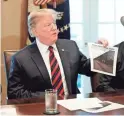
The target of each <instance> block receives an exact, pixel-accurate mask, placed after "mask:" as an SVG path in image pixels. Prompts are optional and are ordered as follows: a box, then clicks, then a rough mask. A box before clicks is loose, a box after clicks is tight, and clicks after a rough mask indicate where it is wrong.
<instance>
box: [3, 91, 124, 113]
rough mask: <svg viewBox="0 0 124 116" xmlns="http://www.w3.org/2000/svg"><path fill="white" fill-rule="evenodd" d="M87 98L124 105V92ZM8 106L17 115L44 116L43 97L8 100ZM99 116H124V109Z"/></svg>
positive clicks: (95, 94)
mask: <svg viewBox="0 0 124 116" xmlns="http://www.w3.org/2000/svg"><path fill="white" fill-rule="evenodd" d="M75 97H76V95H71V96H69V97H68V98H75ZM85 97H87V98H90V97H97V98H99V99H101V100H107V101H112V102H116V103H120V104H124V90H121V91H118V92H105V93H91V94H86V96H85ZM7 104H9V105H4V106H3V107H15V108H16V112H17V114H20V115H43V112H44V109H45V104H44V98H43V97H40V98H30V99H16V100H8V101H7ZM10 104H11V105H10ZM58 110H59V111H60V115H96V114H92V113H87V112H84V111H82V110H76V111H69V110H67V109H66V108H64V107H62V106H60V105H58ZM97 115H124V108H122V109H117V110H112V111H106V112H102V113H97Z"/></svg>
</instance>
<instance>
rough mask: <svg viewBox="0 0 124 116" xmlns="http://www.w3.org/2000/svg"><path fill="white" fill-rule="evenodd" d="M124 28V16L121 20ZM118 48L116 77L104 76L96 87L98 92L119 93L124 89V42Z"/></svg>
mask: <svg viewBox="0 0 124 116" xmlns="http://www.w3.org/2000/svg"><path fill="white" fill-rule="evenodd" d="M120 21H121V23H122V25H123V26H124V16H122V17H121V19H120ZM116 47H118V49H119V50H118V57H117V66H116V76H115V77H112V76H108V75H102V74H101V76H100V78H99V79H98V80H99V82H98V83H99V84H98V86H97V87H96V91H97V92H105V91H118V90H120V89H124V76H123V75H124V41H123V42H121V43H119V44H118V45H116Z"/></svg>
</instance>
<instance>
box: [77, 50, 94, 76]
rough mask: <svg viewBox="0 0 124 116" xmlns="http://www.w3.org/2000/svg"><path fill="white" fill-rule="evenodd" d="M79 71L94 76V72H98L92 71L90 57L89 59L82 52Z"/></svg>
mask: <svg viewBox="0 0 124 116" xmlns="http://www.w3.org/2000/svg"><path fill="white" fill-rule="evenodd" d="M79 65H80V66H79V73H80V74H84V75H86V76H90V77H92V76H93V75H94V74H96V73H95V72H92V71H91V64H90V59H87V57H86V56H85V55H83V54H82V53H81V52H80V64H79Z"/></svg>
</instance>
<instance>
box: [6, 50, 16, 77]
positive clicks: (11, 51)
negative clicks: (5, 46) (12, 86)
mask: <svg viewBox="0 0 124 116" xmlns="http://www.w3.org/2000/svg"><path fill="white" fill-rule="evenodd" d="M17 51H18V50H6V51H4V64H5V71H6V77H7V78H8V76H9V71H10V63H11V57H12V56H13V55H14V54H15V53H16V52H17Z"/></svg>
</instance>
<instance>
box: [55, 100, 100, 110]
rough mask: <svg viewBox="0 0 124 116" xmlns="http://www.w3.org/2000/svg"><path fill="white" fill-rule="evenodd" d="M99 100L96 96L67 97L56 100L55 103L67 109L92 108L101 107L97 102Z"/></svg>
mask: <svg viewBox="0 0 124 116" xmlns="http://www.w3.org/2000/svg"><path fill="white" fill-rule="evenodd" d="M100 102H101V101H100V100H99V99H98V98H82V99H77V98H75V99H67V100H58V101H57V103H58V104H59V105H61V106H63V107H65V108H67V109H68V110H71V111H72V110H79V109H82V108H94V107H102V105H101V104H99V103H100Z"/></svg>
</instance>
